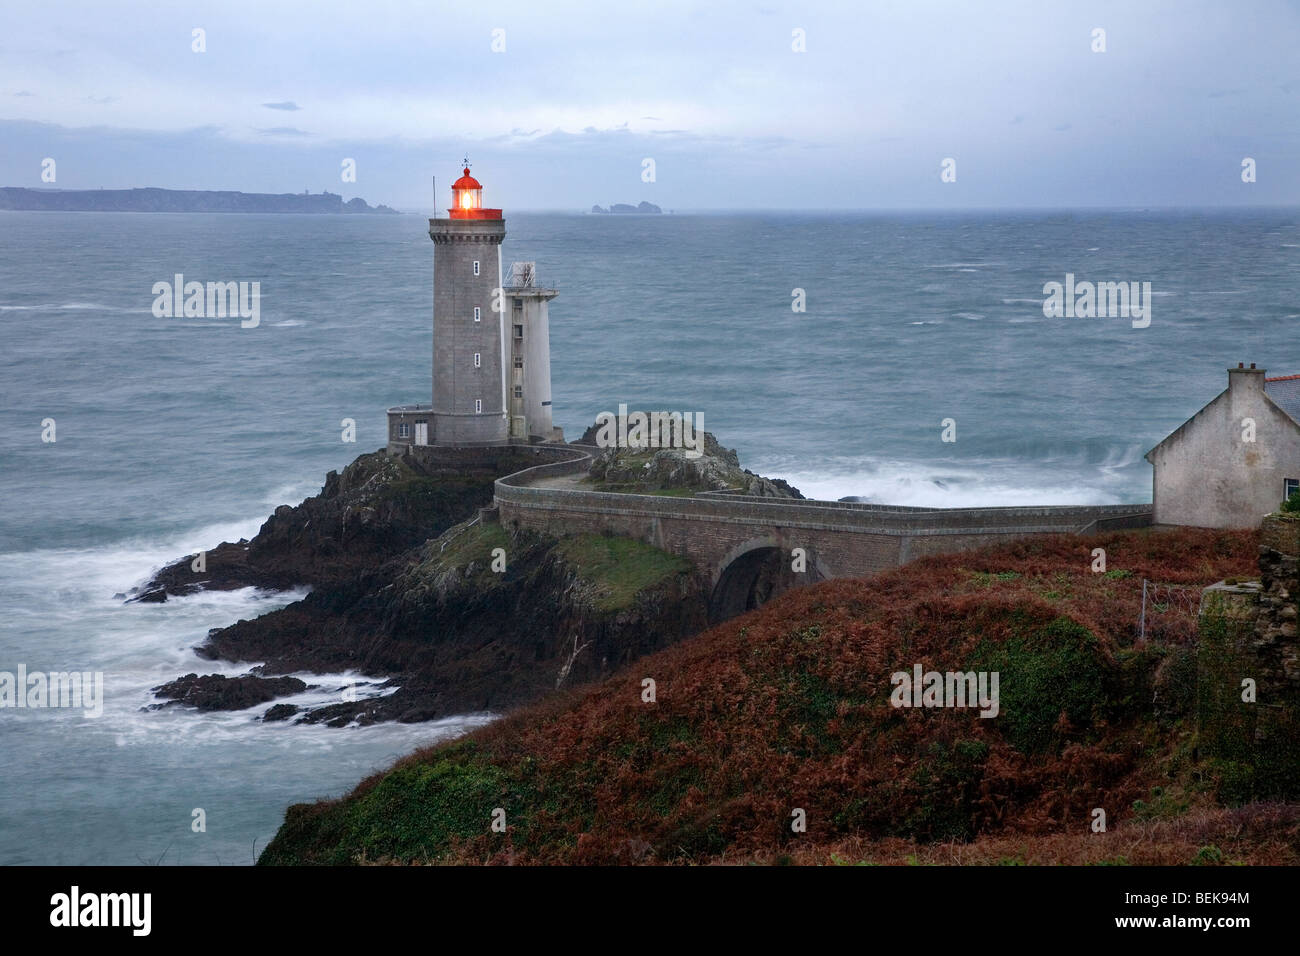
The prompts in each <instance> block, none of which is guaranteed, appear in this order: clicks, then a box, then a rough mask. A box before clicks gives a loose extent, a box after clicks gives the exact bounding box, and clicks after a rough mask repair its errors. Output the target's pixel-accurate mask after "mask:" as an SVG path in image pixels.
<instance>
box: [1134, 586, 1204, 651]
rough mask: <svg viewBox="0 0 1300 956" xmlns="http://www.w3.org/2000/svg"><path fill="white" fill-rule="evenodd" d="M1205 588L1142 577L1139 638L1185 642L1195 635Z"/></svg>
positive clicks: (1193, 638) (1141, 639) (1142, 639)
mask: <svg viewBox="0 0 1300 956" xmlns="http://www.w3.org/2000/svg"><path fill="white" fill-rule="evenodd" d="M1204 600H1205V589H1204V588H1201V587H1196V586H1193V585H1186V584H1161V583H1159V582H1157V581H1148V580H1147V579H1146V578H1143V579H1142V613H1141V616H1140V617H1139V618H1138V640H1139V641H1148V640H1151V641H1163V642H1165V643H1170V644H1185V643H1187V642H1189V641H1192V640H1195V638H1196V626H1197V621H1198V619H1199V618H1200V616H1201V605H1202V602H1203V601H1204Z"/></svg>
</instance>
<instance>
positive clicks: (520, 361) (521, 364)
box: [515, 355, 524, 368]
mask: <svg viewBox="0 0 1300 956" xmlns="http://www.w3.org/2000/svg"><path fill="white" fill-rule="evenodd" d="M523 367H524V360H523V359H521V358H520V357H519V356H517V355H516V356H515V368H523Z"/></svg>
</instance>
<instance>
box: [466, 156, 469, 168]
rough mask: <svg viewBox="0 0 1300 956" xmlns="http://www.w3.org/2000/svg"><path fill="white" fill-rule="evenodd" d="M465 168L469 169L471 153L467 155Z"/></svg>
mask: <svg viewBox="0 0 1300 956" xmlns="http://www.w3.org/2000/svg"><path fill="white" fill-rule="evenodd" d="M465 168H466V169H469V153H466V154H465Z"/></svg>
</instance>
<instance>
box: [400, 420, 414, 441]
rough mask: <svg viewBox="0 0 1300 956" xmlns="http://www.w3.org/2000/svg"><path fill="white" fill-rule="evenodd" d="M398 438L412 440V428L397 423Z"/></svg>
mask: <svg viewBox="0 0 1300 956" xmlns="http://www.w3.org/2000/svg"><path fill="white" fill-rule="evenodd" d="M397 437H398V438H410V437H411V426H410V425H408V424H407V423H406V422H398V423H397Z"/></svg>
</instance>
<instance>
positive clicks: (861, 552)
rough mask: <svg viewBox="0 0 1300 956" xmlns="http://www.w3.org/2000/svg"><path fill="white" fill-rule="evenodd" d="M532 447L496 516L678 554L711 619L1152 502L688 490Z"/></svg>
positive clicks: (574, 453) (1100, 522)
mask: <svg viewBox="0 0 1300 956" xmlns="http://www.w3.org/2000/svg"><path fill="white" fill-rule="evenodd" d="M534 447H535V448H536V449H537V452H538V454H539V456H541V455H544V456H545V457H549V458H560V459H561V460H558V461H554V460H553V461H550V462H548V463H546V464H542V465H538V466H536V467H533V468H528V469H526V470H524V471H520V472H516V473H515V474H512V475H507V476H506V477H504V478H500V479H498V480H497V482H496V494H495V498H496V501H495V506H496V509H497V511H498V514H499V519H500V521H501V523H502V524H503V525H505V526H507V527H509V528H523V529H529V530H534V531H540V532H546V533H549V534H564V533H588V534H605V533H609V534H617V535H625V536H628V537H633V538H639V539H640V540H642V541H645V542H647V543H649V544H652V545H654V546H655V547H658V548H661V549H663V550H665V551H669V552H671V553H673V554H677V555H681V556H682V557H685V558H688V559H690V560H691V561H692V562H693V563H694V564H695V566H696V568H698V569H699V571H700V572H701V573H702V574H705V575H707V577H708V583H709V585H710V588H711V591H710V593H711V595H712V596H711V598H710V603H709V616H710V620H711V621H713V622H717V621H722V620H726V619H727V618H729V617H734V616H735V615H737V614H740V613H742V612H744V611H746V610H748V609H750V608H754V607H757V606H759V605H760V604H762V603H763V602H764V601H765V600H767V598H769V597H771V596H772V595H774V594H777V593H780V592H781V591H784V590H786V589H788V588H790V587H795V586H798V585H800V584H811V583H813V582H814V581H822V580H825V579H827V578H838V577H864V576H867V575H870V574H874V573H876V572H879V571H883V570H885V569H887V568H894V567H898V566H899V565H901V564H906V563H907V562H908V561H911V560H912V559H914V558H919V557H922V556H924V555H929V554H942V553H946V552H953V551H965V550H969V549H972V548H978V547H983V546H985V545H989V544H995V543H997V542H1001V541H1007V540H1010V539H1013V538H1018V537H1025V536H1027V535H1037V534H1059V533H1061V532H1069V533H1074V534H1088V533H1092V532H1097V531H1107V530H1114V529H1119V528H1133V527H1143V526H1146V525H1149V524H1150V523H1151V506H1150V505H1087V506H1069V505H1067V506H1053V507H1036V508H911V507H901V506H897V505H871V504H857V503H850V502H841V501H801V500H797V499H785V498H759V497H752V496H748V495H740V494H733V493H729V492H704V493H701V494H697V495H695V496H693V497H674V496H666V495H647V494H623V493H615V492H601V491H593V490H590V489H589V488H587V487H584V486H583V485H581V484H580V483H579V482H580V481H581V479H582V478H583V477H584V476H585V475H586V474H587V471H588V469H589V468H590V465H591V459H592V457H593V456H594V455H596V454H599V449H596V448H587V447H585V446H574V445H568V446H562V447H555V446H551V447H546V446H534ZM543 448H545V451H543ZM796 548H802V549H803V552H804V561H805V563H806V569H805V570H803V571H802V572H796V571H795V570H794V569H793V566H794V563H795V558H794V549H796ZM1080 560H1081V561H1082V560H1084V557H1083V556H1081V557H1080Z"/></svg>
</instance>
